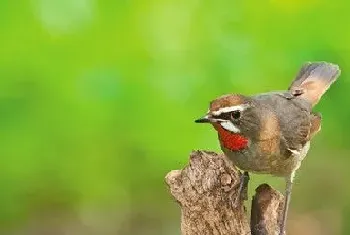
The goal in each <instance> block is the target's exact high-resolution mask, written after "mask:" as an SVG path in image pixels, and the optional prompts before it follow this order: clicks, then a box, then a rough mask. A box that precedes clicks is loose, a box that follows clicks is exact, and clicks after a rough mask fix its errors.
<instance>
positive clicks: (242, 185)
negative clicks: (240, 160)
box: [232, 171, 250, 208]
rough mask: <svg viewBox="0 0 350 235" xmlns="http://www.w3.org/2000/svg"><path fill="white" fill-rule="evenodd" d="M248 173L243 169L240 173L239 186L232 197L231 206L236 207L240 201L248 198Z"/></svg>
mask: <svg viewBox="0 0 350 235" xmlns="http://www.w3.org/2000/svg"><path fill="white" fill-rule="evenodd" d="M249 179H250V178H249V173H248V172H247V171H245V172H244V173H243V174H242V173H241V176H240V182H239V188H238V193H237V196H236V197H235V198H234V199H233V203H232V206H233V208H236V207H237V206H238V205H239V203H240V201H245V200H247V199H248V183H249Z"/></svg>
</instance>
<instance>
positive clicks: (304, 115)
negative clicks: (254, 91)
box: [256, 92, 311, 156]
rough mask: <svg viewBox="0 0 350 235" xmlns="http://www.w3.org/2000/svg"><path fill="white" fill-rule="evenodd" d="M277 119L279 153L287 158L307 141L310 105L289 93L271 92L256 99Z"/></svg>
mask: <svg viewBox="0 0 350 235" xmlns="http://www.w3.org/2000/svg"><path fill="white" fill-rule="evenodd" d="M256 98H257V99H258V100H261V102H262V103H263V104H264V105H266V106H267V107H268V108H269V109H270V110H271V111H272V112H274V114H275V115H276V116H277V117H278V120H279V126H280V141H281V143H280V151H281V153H284V154H285V155H286V156H289V155H290V154H291V153H293V152H294V151H300V150H301V149H302V148H303V147H304V146H305V144H306V143H307V142H308V140H309V136H310V129H311V121H310V117H311V115H310V111H311V105H310V104H309V103H307V102H305V100H303V99H300V98H298V97H294V96H292V95H291V94H290V93H289V92H273V93H267V94H263V95H259V96H257V97H256Z"/></svg>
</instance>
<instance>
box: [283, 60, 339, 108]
mask: <svg viewBox="0 0 350 235" xmlns="http://www.w3.org/2000/svg"><path fill="white" fill-rule="evenodd" d="M339 75H340V69H339V66H338V65H335V64H332V63H328V62H308V63H306V64H305V65H304V66H303V67H302V68H301V69H300V71H299V74H298V75H297V77H296V78H295V80H294V81H293V83H292V84H291V85H290V87H289V91H291V93H292V94H293V95H294V96H299V97H301V98H303V99H305V100H307V101H308V102H310V103H311V104H312V106H314V105H316V104H317V103H318V101H319V100H320V98H321V97H322V95H323V94H324V93H325V92H326V91H327V89H328V88H329V87H330V85H331V84H332V83H333V82H334V81H335V80H336V79H337V78H338V77H339Z"/></svg>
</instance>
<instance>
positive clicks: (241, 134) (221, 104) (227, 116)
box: [195, 94, 259, 150]
mask: <svg viewBox="0 0 350 235" xmlns="http://www.w3.org/2000/svg"><path fill="white" fill-rule="evenodd" d="M254 107H255V105H254V103H253V102H252V99H251V98H249V97H246V96H243V95H238V94H229V95H224V96H220V97H218V98H216V99H215V100H213V101H211V102H210V106H209V110H208V112H207V113H206V115H205V116H203V117H202V118H199V119H197V120H196V121H195V122H196V123H210V124H212V125H213V126H214V128H215V129H216V130H217V132H218V135H219V139H220V142H221V144H222V145H223V146H224V147H225V148H228V149H231V150H241V149H244V148H245V147H247V145H248V140H249V138H251V137H253V136H254V135H256V134H257V132H258V131H259V121H258V114H257V112H256V110H255V109H254Z"/></svg>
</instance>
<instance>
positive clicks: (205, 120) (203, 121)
mask: <svg viewBox="0 0 350 235" xmlns="http://www.w3.org/2000/svg"><path fill="white" fill-rule="evenodd" d="M194 122H195V123H210V122H212V119H211V118H210V117H209V116H208V115H206V116H204V117H201V118H199V119H197V120H195V121H194Z"/></svg>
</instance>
